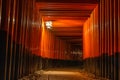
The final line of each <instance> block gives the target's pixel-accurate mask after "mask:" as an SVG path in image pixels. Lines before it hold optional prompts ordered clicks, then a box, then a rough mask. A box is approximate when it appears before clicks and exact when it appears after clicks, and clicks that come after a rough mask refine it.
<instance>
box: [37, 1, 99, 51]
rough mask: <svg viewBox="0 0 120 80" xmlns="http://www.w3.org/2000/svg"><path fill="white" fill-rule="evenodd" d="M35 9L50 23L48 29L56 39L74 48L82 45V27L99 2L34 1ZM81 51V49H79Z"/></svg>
mask: <svg viewBox="0 0 120 80" xmlns="http://www.w3.org/2000/svg"><path fill="white" fill-rule="evenodd" d="M36 1H37V2H36V8H37V10H38V11H39V14H40V16H41V17H42V18H43V20H44V22H45V21H52V22H53V23H52V24H53V26H52V28H51V29H50V30H51V31H52V32H53V33H54V34H55V36H56V37H59V38H60V39H63V40H66V41H68V42H70V44H71V45H74V46H80V47H81V46H82V45H83V42H82V41H83V40H82V39H83V37H82V36H83V25H84V22H85V21H86V20H87V19H88V18H89V17H90V14H91V12H92V11H93V10H94V8H95V7H96V6H97V4H98V3H99V0H36ZM81 49H82V48H81Z"/></svg>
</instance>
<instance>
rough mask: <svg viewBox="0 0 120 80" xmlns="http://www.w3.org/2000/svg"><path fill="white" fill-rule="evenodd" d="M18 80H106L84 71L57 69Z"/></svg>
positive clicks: (43, 71)
mask: <svg viewBox="0 0 120 80" xmlns="http://www.w3.org/2000/svg"><path fill="white" fill-rule="evenodd" d="M19 80H108V79H102V78H98V77H95V75H93V74H90V73H87V72H85V71H84V70H79V69H72V68H61V69H60V68H59V69H56V68H55V69H47V70H40V71H37V72H35V73H34V74H31V75H29V76H26V77H23V78H22V79H19Z"/></svg>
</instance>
